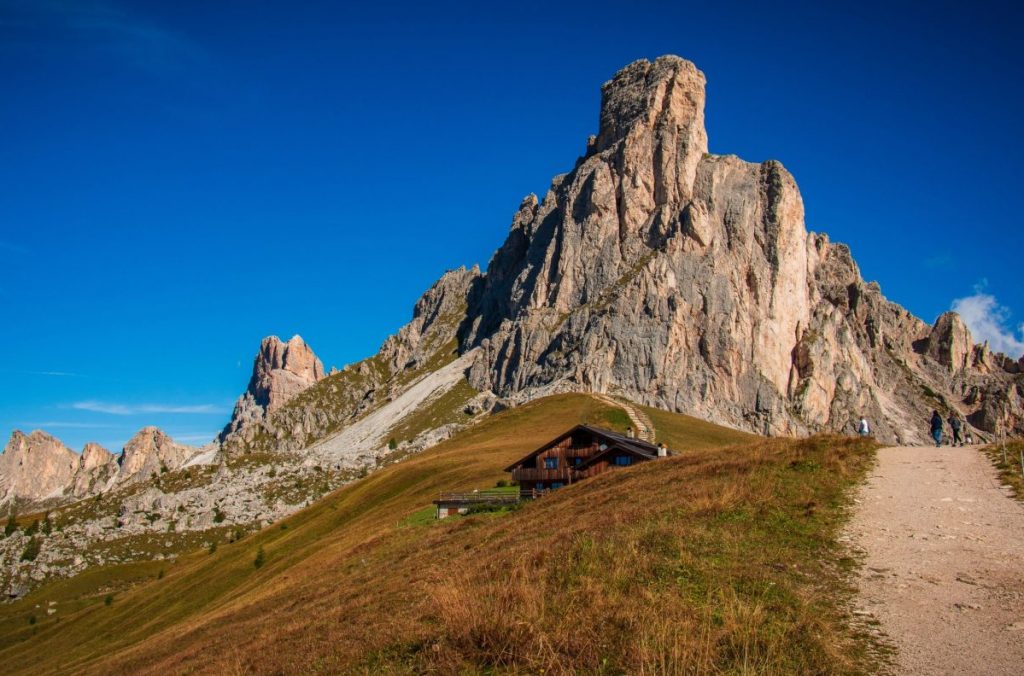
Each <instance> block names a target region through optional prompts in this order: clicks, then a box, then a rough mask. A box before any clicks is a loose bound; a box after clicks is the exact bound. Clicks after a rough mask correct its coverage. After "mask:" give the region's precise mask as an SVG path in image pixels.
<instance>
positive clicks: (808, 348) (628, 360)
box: [460, 56, 1024, 442]
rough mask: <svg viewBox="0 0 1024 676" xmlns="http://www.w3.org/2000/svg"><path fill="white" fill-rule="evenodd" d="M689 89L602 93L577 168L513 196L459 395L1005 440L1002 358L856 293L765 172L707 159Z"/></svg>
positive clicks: (795, 202) (1016, 391) (960, 331)
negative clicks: (585, 397) (943, 428)
mask: <svg viewBox="0 0 1024 676" xmlns="http://www.w3.org/2000/svg"><path fill="white" fill-rule="evenodd" d="M704 84H705V80H704V75H703V74H702V73H701V72H700V71H699V70H697V68H696V67H695V66H694V65H693V64H692V63H690V62H688V61H685V60H683V59H680V58H678V57H673V56H666V57H662V58H659V59H658V60H656V61H655V62H654V63H649V62H647V61H638V62H636V63H633V64H631V65H629V66H627V67H626V68H625V69H623V70H622V71H620V72H619V73H618V74H616V75H615V77H613V78H612V80H611V81H609V82H608V83H606V84H605V85H604V87H603V89H602V103H601V115H600V128H599V130H598V133H597V135H596V136H594V137H591V139H590V141H589V143H588V147H587V151H586V154H585V156H583V157H582V158H580V159H579V160H578V161H577V163H576V166H575V168H574V169H573V170H572V171H571V172H569V173H568V174H565V175H563V176H558V177H556V178H555V179H554V180H553V182H552V184H551V187H550V189H549V190H548V192H547V194H546V195H545V196H544V199H543V200H538V199H537V198H536V197H534V196H532V195H531V196H529V197H527V198H526V199H525V200H524V201H523V203H522V204H521V205H520V207H519V210H518V211H517V213H516V215H515V217H514V218H513V221H512V228H511V232H510V233H509V236H508V238H507V240H506V241H505V243H504V245H503V246H502V247H501V248H500V249H499V250H498V251H497V252H496V253H495V255H494V257H493V258H492V260H491V262H490V264H489V266H488V270H487V274H486V275H484V276H482V277H480V278H479V279H477V280H475V281H474V283H473V289H472V291H471V293H470V295H469V299H468V313H467V317H466V321H465V323H464V325H463V330H462V332H461V344H460V349H461V350H462V351H466V350H469V349H471V348H474V347H479V348H480V352H481V355H482V357H481V359H480V361H479V362H478V363H476V364H475V365H474V367H473V368H472V370H471V372H470V381H471V383H472V385H473V386H474V387H476V388H477V389H478V390H492V391H493V392H495V393H497V394H499V395H501V396H504V397H511V398H513V399H528V398H532V397H534V396H537V395H538V394H543V393H546V392H551V391H559V390H593V391H598V392H609V391H612V392H619V393H621V394H624V395H625V396H627V397H629V398H631V399H634V400H636V401H640V402H644V403H647V404H651V405H655V406H659V407H663V408H668V409H672V410H677V411H683V412H687V413H691V414H695V415H698V416H701V417H703V418H706V419H709V420H713V421H716V422H721V423H725V424H729V425H733V426H737V427H741V428H745V429H750V430H753V431H756V432H760V433H768V434H803V433H808V432H814V431H820V430H835V431H852V429H853V424H854V421H855V420H856V419H857V418H858V417H859V416H860V415H867V416H868V417H869V418H870V419H871V420H872V421H873V422H874V427H875V430H876V431H877V433H878V435H879V436H880V438H882V439H883V440H886V441H893V442H895V441H903V442H912V441H916V440H923V439H924V436H925V432H926V429H925V420H926V418H927V414H928V413H929V412H930V411H931V409H932V408H940V409H942V410H943V411H944V412H946V411H950V410H954V409H955V410H958V411H959V412H960V413H961V414H967V415H969V416H971V417H970V420H971V422H972V423H974V424H976V425H978V426H979V428H980V429H983V430H986V431H989V432H994V431H996V428H997V427H1000V428H1006V429H1007V431H1010V430H1017V431H1024V416H1021V415H1020V399H1021V397H1020V394H1021V391H1022V383H1021V380H1020V378H1019V377H1015V376H1014V374H1015V373H1016V371H1014V370H1013V369H1015V368H1016V362H1012V361H1010V360H1007V359H1006V358H1005V357H1002V356H1001V355H1000V356H999V358H998V359H993V358H991V357H990V356H987V353H985V354H980V355H979V354H978V352H977V351H976V350H975V348H974V346H973V344H972V342H971V337H970V334H969V332H968V331H967V329H966V326H965V325H964V324H963V322H962V320H960V318H959V317H958V316H957V315H955V314H953V313H947V314H945V315H943V316H942V317H940V318H939V321H938V322H936V325H935V327H929V326H928V325H927V324H925V323H924V322H922V321H920V320H918V319H917V318H915V317H913V316H912V315H910V314H909V313H908V312H907V311H906V310H904V309H903V308H901V307H899V306H898V305H895V304H893V303H890V302H888V301H887V300H886V299H885V298H884V297H883V296H882V294H881V291H880V289H879V287H878V285H877V284H874V283H865V282H864V280H863V279H862V278H861V276H860V272H859V270H858V268H857V266H856V264H855V263H854V261H853V259H852V257H851V256H850V252H849V249H848V248H847V247H846V246H844V245H841V244H833V243H831V242H829V241H828V238H827V237H825V236H824V235H816V234H813V233H808V231H807V229H806V226H805V223H804V210H803V203H802V200H801V197H800V193H799V190H798V188H797V185H796V182H795V181H794V179H793V177H792V176H791V175H790V174H789V172H787V171H786V169H785V168H784V167H783V166H782V165H781V164H780V163H778V162H776V161H767V162H763V163H761V164H752V163H749V162H744V161H742V160H740V159H738V158H736V157H733V156H717V155H711V154H709V153H708V147H707V136H706V134H705V131H704ZM997 363H998V364H1003V363H1010V364H1013V367H1010V368H1004V367H1001V366H995V364H997ZM976 364H979V365H980V366H976ZM985 369H987V371H985ZM972 388H973V389H972ZM971 391H974V392H975V395H974V399H973V400H972V401H973V403H967V397H968V396H969V393H970V392H971Z"/></svg>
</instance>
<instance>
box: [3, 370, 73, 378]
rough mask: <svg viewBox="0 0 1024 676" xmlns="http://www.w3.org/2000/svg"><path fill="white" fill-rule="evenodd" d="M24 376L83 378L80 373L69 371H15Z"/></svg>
mask: <svg viewBox="0 0 1024 676" xmlns="http://www.w3.org/2000/svg"><path fill="white" fill-rule="evenodd" d="M15 373H20V374H22V375H26V376H54V377H57V378H85V376H84V375H82V374H81V373H71V372H70V371H15Z"/></svg>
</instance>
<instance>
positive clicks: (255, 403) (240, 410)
mask: <svg viewBox="0 0 1024 676" xmlns="http://www.w3.org/2000/svg"><path fill="white" fill-rule="evenodd" d="M323 378H324V366H323V364H322V363H321V362H320V360H319V359H317V357H316V355H315V354H313V350H312V349H311V348H310V347H309V346H308V345H306V343H305V341H303V340H302V338H301V337H300V336H298V335H296V336H292V337H291V339H290V340H289V341H288V342H287V343H286V342H283V341H282V340H281V339H280V338H278V337H277V336H268V337H266V338H264V339H263V341H262V342H261V343H260V350H259V352H258V353H257V354H256V359H255V360H254V361H253V366H252V377H251V378H250V379H249V386H248V387H247V388H246V390H245V392H244V393H243V394H242V396H241V397H240V398H239V399H238V402H237V403H236V404H235V410H234V413H233V414H232V416H231V422H229V423H228V425H227V427H225V428H224V431H223V432H221V436H220V439H221V441H222V442H224V441H226V440H227V439H228V438H229V437H243V438H251V436H252V430H254V429H255V427H256V426H257V425H258V423H260V422H261V421H263V420H264V419H266V418H267V417H268V416H269V415H271V414H273V413H274V412H275V411H277V410H279V409H280V408H281V407H282V406H284V405H285V404H286V403H288V401H290V400H291V399H292V398H294V397H295V395H297V394H299V393H300V392H302V391H304V390H306V389H307V388H309V387H310V386H311V385H314V384H315V383H317V382H318V381H320V380H322V379H323Z"/></svg>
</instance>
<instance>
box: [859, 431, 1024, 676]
mask: <svg viewBox="0 0 1024 676" xmlns="http://www.w3.org/2000/svg"><path fill="white" fill-rule="evenodd" d="M878 458H879V461H878V466H877V467H876V468H875V471H874V472H873V474H872V476H871V477H870V479H869V480H868V482H867V483H866V484H865V486H864V487H863V488H862V489H861V491H860V494H859V496H858V500H859V504H858V506H857V510H856V512H855V515H854V518H853V520H852V522H851V524H850V526H849V528H848V530H847V537H848V539H849V541H850V542H851V543H852V544H853V545H854V546H855V547H857V548H858V549H860V550H862V551H863V552H864V553H865V561H864V567H863V569H862V572H861V576H860V579H859V587H860V598H859V606H858V608H857V610H855V611H854V612H855V614H857V615H860V616H862V617H863V618H864V619H870V618H871V617H874V618H876V619H877V620H878V621H879V622H880V623H881V627H880V628H881V630H882V632H883V633H884V634H885V635H886V636H887V637H888V638H889V640H891V642H892V643H893V644H894V646H895V647H896V649H897V651H898V652H897V655H896V666H897V670H898V671H899V672H900V673H912V674H1021V673H1024V505H1022V504H1021V503H1019V502H1017V501H1016V500H1014V499H1013V498H1012V497H1010V496H1009V492H1008V490H1007V489H1005V488H1003V487H1002V486H1000V484H999V480H998V479H997V477H996V472H995V470H994V469H993V467H992V465H991V464H990V463H989V462H988V460H987V459H986V458H985V457H984V456H983V455H982V454H981V453H980V452H978V450H977V448H976V447H975V448H949V447H943V448H933V447H932V448H929V447H922V448H907V447H894V448H884V449H882V450H880V451H879V452H878Z"/></svg>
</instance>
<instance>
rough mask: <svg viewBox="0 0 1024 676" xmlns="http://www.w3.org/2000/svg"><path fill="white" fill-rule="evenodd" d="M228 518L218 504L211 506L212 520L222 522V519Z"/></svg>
mask: <svg viewBox="0 0 1024 676" xmlns="http://www.w3.org/2000/svg"><path fill="white" fill-rule="evenodd" d="M226 518H228V517H227V514H225V513H224V512H222V511H221V509H220V505H218V506H216V507H214V508H213V522H214V523H223V522H224V519H226Z"/></svg>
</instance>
